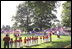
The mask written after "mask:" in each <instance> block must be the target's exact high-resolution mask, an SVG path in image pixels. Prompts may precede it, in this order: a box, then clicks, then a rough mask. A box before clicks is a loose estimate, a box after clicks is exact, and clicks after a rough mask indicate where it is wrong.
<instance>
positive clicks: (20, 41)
mask: <svg viewBox="0 0 72 49" xmlns="http://www.w3.org/2000/svg"><path fill="white" fill-rule="evenodd" d="M18 42H19V47H21V45H22V38H21V37H20V38H19V41H18Z"/></svg>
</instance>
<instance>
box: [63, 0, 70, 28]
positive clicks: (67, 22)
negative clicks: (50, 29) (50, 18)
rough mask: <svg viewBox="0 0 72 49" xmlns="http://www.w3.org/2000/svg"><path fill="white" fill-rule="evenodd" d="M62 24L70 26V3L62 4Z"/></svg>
mask: <svg viewBox="0 0 72 49" xmlns="http://www.w3.org/2000/svg"><path fill="white" fill-rule="evenodd" d="M62 23H63V25H64V26H69V27H70V26H71V1H67V2H66V3H64V4H63V14H62Z"/></svg>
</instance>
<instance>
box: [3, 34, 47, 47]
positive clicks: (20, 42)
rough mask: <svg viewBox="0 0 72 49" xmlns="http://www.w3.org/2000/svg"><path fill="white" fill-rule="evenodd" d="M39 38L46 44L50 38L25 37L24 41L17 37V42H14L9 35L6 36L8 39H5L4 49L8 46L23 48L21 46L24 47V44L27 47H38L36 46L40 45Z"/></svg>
mask: <svg viewBox="0 0 72 49" xmlns="http://www.w3.org/2000/svg"><path fill="white" fill-rule="evenodd" d="M39 38H40V40H41V41H42V39H43V41H44V42H46V41H48V36H39V37H38V36H36V37H33V36H32V37H25V38H24V39H23V40H22V38H21V37H20V38H19V39H17V37H15V40H13V38H10V37H9V36H8V35H6V37H4V39H3V40H4V48H6V46H7V47H8V48H13V45H14V46H15V48H17V47H21V46H23V42H24V45H26V46H31V45H36V44H38V39H39ZM41 43H42V42H41Z"/></svg>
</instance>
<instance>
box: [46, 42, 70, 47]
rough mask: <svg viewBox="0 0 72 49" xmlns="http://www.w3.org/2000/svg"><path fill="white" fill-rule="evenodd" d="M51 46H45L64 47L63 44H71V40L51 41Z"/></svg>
mask: <svg viewBox="0 0 72 49" xmlns="http://www.w3.org/2000/svg"><path fill="white" fill-rule="evenodd" d="M51 44H52V46H46V48H64V47H65V46H67V45H69V44H71V41H53V42H51Z"/></svg>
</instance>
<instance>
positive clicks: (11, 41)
mask: <svg viewBox="0 0 72 49" xmlns="http://www.w3.org/2000/svg"><path fill="white" fill-rule="evenodd" d="M12 46H13V39H12V38H11V40H10V48H12Z"/></svg>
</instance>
